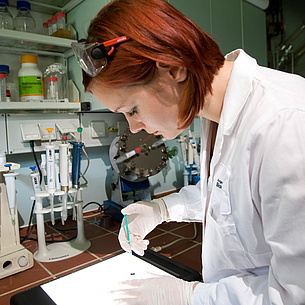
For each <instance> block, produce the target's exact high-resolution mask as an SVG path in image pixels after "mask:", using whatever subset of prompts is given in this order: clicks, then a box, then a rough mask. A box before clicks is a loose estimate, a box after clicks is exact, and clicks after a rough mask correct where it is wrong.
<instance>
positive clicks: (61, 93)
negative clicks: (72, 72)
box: [44, 63, 68, 99]
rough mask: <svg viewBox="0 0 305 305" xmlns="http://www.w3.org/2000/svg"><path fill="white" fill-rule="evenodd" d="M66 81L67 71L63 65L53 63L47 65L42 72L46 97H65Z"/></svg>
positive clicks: (66, 94)
mask: <svg viewBox="0 0 305 305" xmlns="http://www.w3.org/2000/svg"><path fill="white" fill-rule="evenodd" d="M55 79H57V80H55ZM67 81H68V80H67V71H66V68H65V67H64V65H62V64H61V63H54V64H52V65H50V66H48V67H47V69H46V70H45V72H44V85H45V97H46V99H64V98H67V96H68V93H67Z"/></svg>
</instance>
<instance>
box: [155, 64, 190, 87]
mask: <svg viewBox="0 0 305 305" xmlns="http://www.w3.org/2000/svg"><path fill="white" fill-rule="evenodd" d="M156 66H157V69H158V71H159V73H160V74H163V75H167V76H169V77H170V78H171V79H172V80H175V81H177V82H179V83H180V82H184V81H185V80H186V78H187V69H186V68H185V67H175V66H171V65H166V64H164V63H161V62H158V61H157V62H156Z"/></svg>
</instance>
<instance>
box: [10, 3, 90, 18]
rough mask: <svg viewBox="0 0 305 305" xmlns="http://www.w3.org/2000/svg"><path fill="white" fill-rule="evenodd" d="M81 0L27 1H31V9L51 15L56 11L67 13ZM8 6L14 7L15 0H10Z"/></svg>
mask: <svg viewBox="0 0 305 305" xmlns="http://www.w3.org/2000/svg"><path fill="white" fill-rule="evenodd" d="M83 1H84V0H43V1H39V0H37V1H31V0H30V1H28V2H30V3H31V9H32V10H33V11H35V12H39V13H44V14H51V15H53V14H55V13H57V12H63V13H67V12H69V11H71V10H72V9H73V8H75V7H76V6H77V5H78V4H80V3H81V2H83ZM10 6H12V7H16V6H17V0H10Z"/></svg>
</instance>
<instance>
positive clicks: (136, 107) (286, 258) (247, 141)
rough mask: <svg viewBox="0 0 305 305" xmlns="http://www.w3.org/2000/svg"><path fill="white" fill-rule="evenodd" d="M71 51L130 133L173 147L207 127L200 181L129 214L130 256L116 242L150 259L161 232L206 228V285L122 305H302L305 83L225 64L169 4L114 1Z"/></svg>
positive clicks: (130, 295) (162, 291)
mask: <svg viewBox="0 0 305 305" xmlns="http://www.w3.org/2000/svg"><path fill="white" fill-rule="evenodd" d="M73 49H74V52H75V54H76V56H77V57H78V60H79V62H80V64H81V66H82V68H83V70H84V72H83V83H84V86H85V90H86V91H88V92H91V93H93V94H94V95H95V96H96V97H97V99H98V100H100V101H101V102H102V103H103V104H104V105H105V106H106V107H108V108H109V109H110V110H111V111H114V112H122V113H124V115H125V116H126V118H127V120H128V123H129V126H130V129H131V131H132V132H138V131H140V130H141V129H145V130H146V131H147V132H148V133H153V134H157V135H158V134H162V135H163V136H164V137H165V138H166V139H174V138H175V137H177V136H178V135H179V134H180V133H181V132H182V131H183V130H184V129H185V128H187V127H188V126H189V125H190V124H191V122H192V121H193V119H194V117H195V116H200V117H201V179H200V182H199V183H198V184H197V185H196V186H187V187H184V188H182V189H181V191H180V192H179V193H177V194H172V195H169V196H166V197H164V198H162V199H159V200H153V201H152V202H151V203H145V202H138V203H135V204H131V205H129V206H128V207H127V208H125V209H123V210H122V212H123V213H125V214H127V215H130V216H129V219H132V221H130V223H129V231H130V240H131V245H129V244H128V242H127V238H126V233H125V228H124V224H122V228H121V230H120V233H119V240H120V243H121V246H122V247H123V249H124V250H126V251H130V249H132V250H133V251H135V252H136V253H138V254H140V255H143V253H144V250H145V249H146V248H147V245H148V241H146V240H145V239H144V238H145V236H146V235H147V234H148V233H149V232H150V231H151V230H153V229H154V228H155V227H156V226H157V225H158V224H160V223H162V222H163V221H197V222H198V221H201V222H205V221H206V226H205V228H204V234H203V245H202V246H203V254H202V258H203V273H202V274H203V279H204V283H189V282H185V281H182V280H178V279H175V278H169V277H156V278H152V279H146V280H141V281H133V282H132V283H129V284H131V287H130V286H129V287H128V288H129V289H126V291H123V292H121V293H122V294H119V296H117V299H118V303H122V304H154V305H156V304H175V305H177V304H195V305H196V304H215V305H216V304H234V305H238V304H247V305H249V304H305V264H304V259H305V234H304V233H305V204H304V203H305V187H304V182H305V140H304V135H305V124H304V122H305V101H304V96H305V80H304V79H303V78H301V77H299V76H296V75H289V74H286V73H282V72H278V71H274V70H271V69H268V68H264V67H260V66H258V65H257V63H256V61H255V60H254V59H253V58H251V57H250V56H248V55H247V54H246V53H245V52H244V51H242V50H236V51H234V52H232V53H230V54H228V55H227V56H226V57H224V56H223V55H222V54H221V52H220V50H219V48H218V46H217V44H216V43H215V42H214V41H213V39H212V38H211V37H210V36H209V35H208V34H206V33H204V32H203V31H202V30H201V29H200V28H199V27H197V26H196V25H195V24H194V23H192V22H191V21H190V20H189V19H187V18H186V17H185V16H184V15H183V14H181V13H180V12H179V11H177V10H176V9H175V8H173V7H172V6H171V5H170V4H168V3H167V2H166V1H163V0H117V1H113V2H111V3H110V4H108V5H107V6H106V7H104V8H103V9H102V10H101V11H100V12H99V13H98V14H97V16H96V17H95V18H94V19H93V20H92V22H91V25H90V27H89V30H88V37H87V39H86V41H85V42H83V43H78V44H75V45H74V46H73ZM215 123H217V124H218V130H217V135H216V140H215V143H212V137H211V134H212V132H213V128H214V127H215V126H216V124H215ZM212 146H213V147H214V149H213V156H212V159H211V160H210V158H209V156H210V148H211V147H212ZM208 173H209V175H208Z"/></svg>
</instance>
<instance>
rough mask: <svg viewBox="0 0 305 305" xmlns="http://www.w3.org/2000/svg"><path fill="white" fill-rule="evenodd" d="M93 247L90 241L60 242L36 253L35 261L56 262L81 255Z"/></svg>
mask: <svg viewBox="0 0 305 305" xmlns="http://www.w3.org/2000/svg"><path fill="white" fill-rule="evenodd" d="M90 246H91V243H90V241H88V240H85V241H84V242H83V243H77V242H75V241H67V242H58V243H53V244H50V245H47V246H46V247H45V248H44V249H43V250H38V251H36V252H35V253H34V258H35V260H37V261H39V262H56V261H60V260H63V259H68V258H71V257H73V256H76V255H79V254H81V253H83V252H84V251H86V250H88V249H89V248H90Z"/></svg>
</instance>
